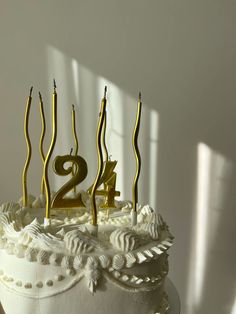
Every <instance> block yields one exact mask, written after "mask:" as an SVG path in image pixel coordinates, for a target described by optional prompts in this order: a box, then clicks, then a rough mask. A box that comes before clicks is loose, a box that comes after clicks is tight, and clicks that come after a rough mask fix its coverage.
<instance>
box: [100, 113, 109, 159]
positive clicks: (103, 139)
mask: <svg viewBox="0 0 236 314" xmlns="http://www.w3.org/2000/svg"><path fill="white" fill-rule="evenodd" d="M106 129H107V111H105V115H104V123H103V128H102V146H103V150H104V153H105V161H106V162H107V161H108V159H109V156H108V149H107V145H106Z"/></svg>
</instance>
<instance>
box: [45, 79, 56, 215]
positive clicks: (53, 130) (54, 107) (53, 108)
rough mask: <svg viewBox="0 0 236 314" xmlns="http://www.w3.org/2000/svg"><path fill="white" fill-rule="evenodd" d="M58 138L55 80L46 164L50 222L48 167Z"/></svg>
mask: <svg viewBox="0 0 236 314" xmlns="http://www.w3.org/2000/svg"><path fill="white" fill-rule="evenodd" d="M56 138H57V92H56V82H55V80H54V92H53V95H52V139H51V144H50V147H49V150H48V152H47V156H46V158H45V162H44V169H43V175H44V184H45V192H46V215H45V216H46V217H45V218H46V219H47V220H49V218H50V209H51V195H50V194H51V191H50V186H49V181H48V165H49V161H50V158H51V155H52V152H53V149H54V146H55V143H56Z"/></svg>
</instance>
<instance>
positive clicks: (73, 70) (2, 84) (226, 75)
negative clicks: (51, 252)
mask: <svg viewBox="0 0 236 314" xmlns="http://www.w3.org/2000/svg"><path fill="white" fill-rule="evenodd" d="M235 30H236V1H230V0H225V1H220V0H204V1H203V0H198V1H187V0H185V1H184V0H178V1H176V0H175V1H170V0H165V1H164V0H155V1H154V0H153V1H151V0H147V1H140V0H136V1H134V0H133V1H131V0H128V1H123V0H120V1H118V0H116V1H115V0H109V1H108V0H100V1H89V0H87V1H61V0H57V1H55V0H54V1H35V0H34V1H26V0H24V1H3V0H0V41H1V47H0V97H1V115H0V126H1V132H0V143H1V152H2V153H1V159H0V161H1V163H0V173H1V189H0V200H1V202H3V201H7V200H12V199H15V200H17V199H18V198H19V196H20V195H21V171H22V167H23V164H24V160H25V156H26V148H25V142H24V137H23V116H24V107H25V99H26V97H27V94H28V91H29V87H30V86H31V85H34V101H33V104H32V111H31V116H30V119H31V120H30V134H31V139H32V142H33V149H34V151H33V158H32V163H31V167H30V170H29V176H28V182H29V190H30V192H31V193H33V194H38V193H39V188H40V177H41V171H42V167H41V162H40V159H39V156H38V148H37V145H38V138H39V135H40V119H39V107H38V98H37V93H38V90H39V89H40V90H41V92H42V93H43V96H44V100H45V110H46V115H47V125H48V126H49V125H50V100H51V96H50V93H51V91H52V78H53V77H55V78H56V80H57V84H58V97H59V104H58V106H59V114H58V122H59V135H58V142H57V147H56V152H55V153H57V154H61V155H63V154H68V153H69V150H70V147H72V146H73V140H72V136H71V132H70V110H71V104H72V103H74V104H75V106H76V109H77V112H78V133H79V141H80V154H81V155H82V156H83V157H85V159H86V160H87V162H88V164H89V169H90V171H89V176H88V178H87V180H86V181H84V182H83V184H82V187H83V188H86V187H88V185H89V184H90V183H91V181H92V180H93V178H94V175H95V171H96V155H95V130H96V123H97V117H98V109H99V101H100V98H101V96H102V94H103V88H104V84H107V85H108V105H109V106H108V107H109V108H108V116H109V125H108V133H107V141H108V147H109V152H110V154H111V155H112V158H114V159H117V160H118V161H119V166H118V169H117V171H118V182H117V183H118V187H119V189H120V190H121V192H122V195H123V197H125V198H130V197H131V184H132V179H133V174H134V159H133V153H132V148H131V142H130V141H131V140H130V139H131V136H132V129H133V123H134V117H135V111H136V98H137V94H138V91H139V90H141V91H142V94H143V102H144V110H143V116H142V127H141V130H140V147H141V152H142V159H143V167H142V175H141V182H140V202H141V203H147V202H149V203H150V204H151V205H152V206H153V207H155V208H157V210H158V211H160V212H161V213H162V214H163V216H164V218H165V219H166V220H167V221H168V223H169V225H170V227H171V230H172V231H173V234H174V235H175V237H176V242H175V246H174V247H173V249H172V250H171V252H170V278H171V279H172V280H173V281H174V282H175V284H176V286H177V288H178V291H179V293H180V296H181V300H182V313H183V314H198V313H201V314H205V313H206V314H209V313H214V314H215V313H219V314H235V313H236V284H235V278H236V276H235V275H236V274H235V264H236V252H235V243H234V242H235V236H236V231H235V218H236V215H235V210H236V208H235V207H236V206H235V205H236V193H235V187H236V184H235V183H236V169H235V163H236V154H235V153H236V149H235V147H236V138H235V134H236V124H235V122H236V88H235V86H236V36H235ZM47 131H48V132H47V140H46V143H45V148H47V144H48V141H49V138H50V126H49V127H48V130H47ZM51 184H52V185H53V186H54V187H55V188H57V187H58V186H59V185H60V184H61V180H59V179H58V178H55V177H53V176H51Z"/></svg>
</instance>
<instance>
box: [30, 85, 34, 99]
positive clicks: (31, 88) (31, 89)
mask: <svg viewBox="0 0 236 314" xmlns="http://www.w3.org/2000/svg"><path fill="white" fill-rule="evenodd" d="M32 91H33V86H31V87H30V97H31V96H32Z"/></svg>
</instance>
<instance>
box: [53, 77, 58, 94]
mask: <svg viewBox="0 0 236 314" xmlns="http://www.w3.org/2000/svg"><path fill="white" fill-rule="evenodd" d="M53 87H54V93H56V88H57V85H56V80H55V79H53Z"/></svg>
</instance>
